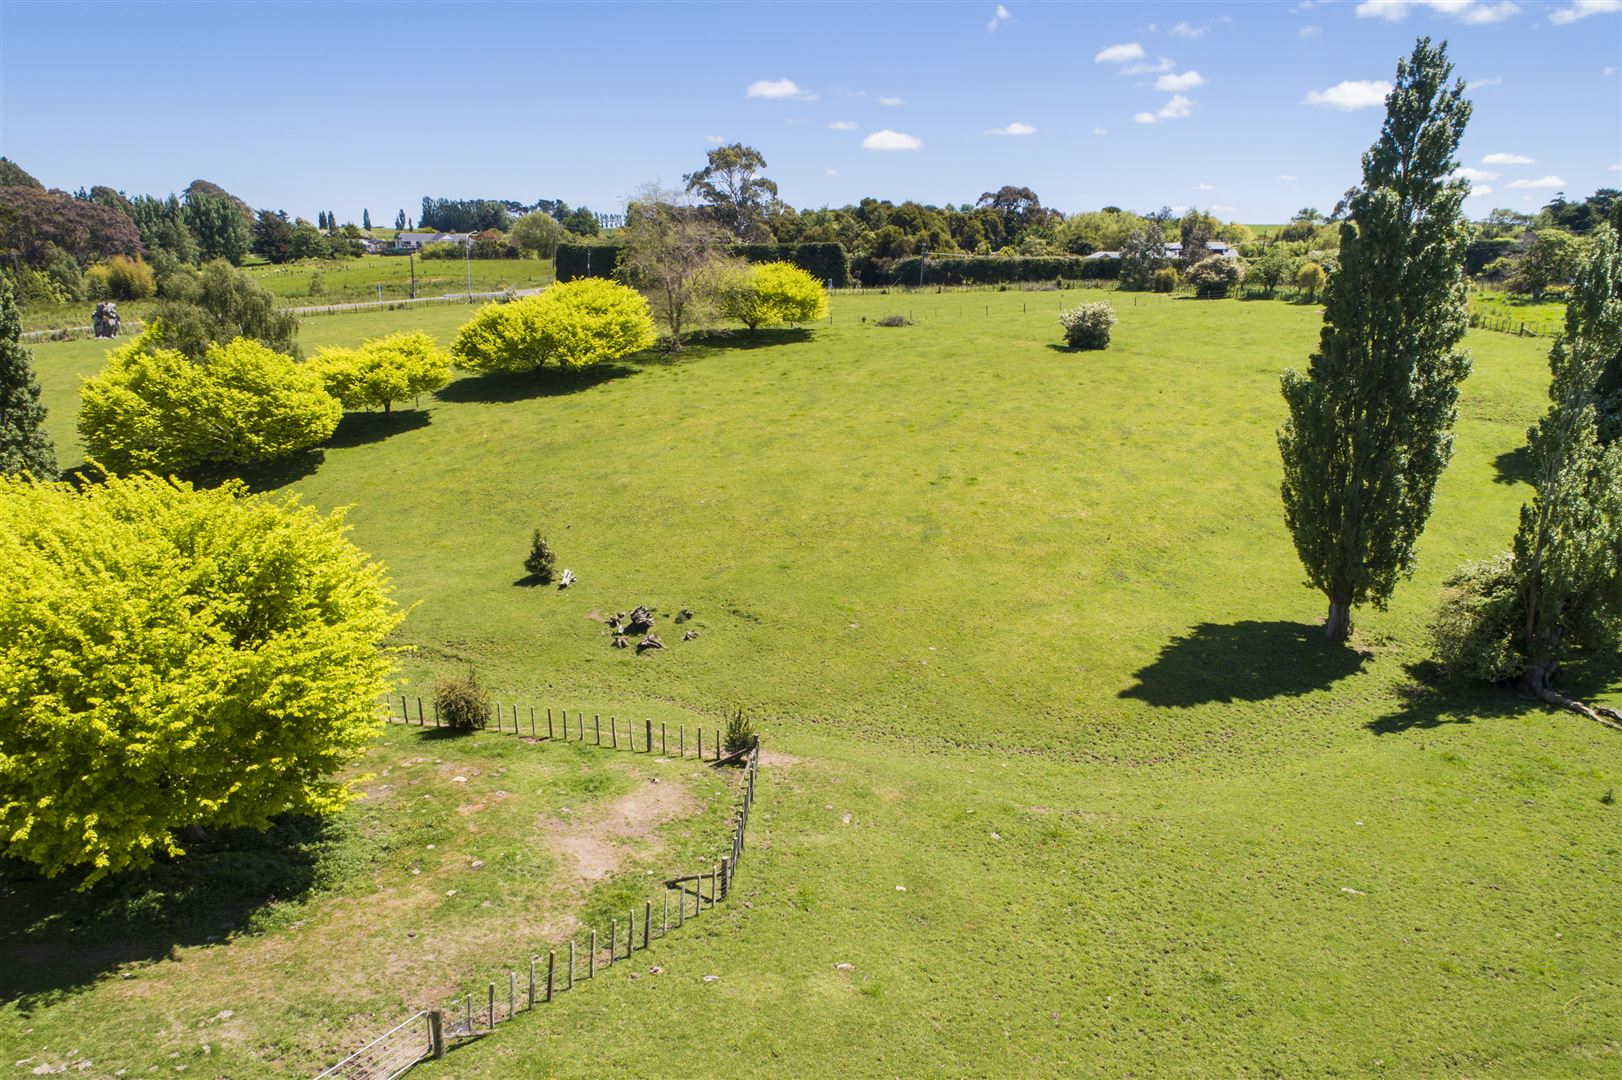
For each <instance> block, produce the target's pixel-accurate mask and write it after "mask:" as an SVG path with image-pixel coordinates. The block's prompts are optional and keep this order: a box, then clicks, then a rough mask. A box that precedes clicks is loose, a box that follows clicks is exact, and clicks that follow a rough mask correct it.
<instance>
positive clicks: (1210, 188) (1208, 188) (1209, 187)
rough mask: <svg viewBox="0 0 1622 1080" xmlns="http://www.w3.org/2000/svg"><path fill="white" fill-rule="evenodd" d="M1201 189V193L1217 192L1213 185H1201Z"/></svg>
mask: <svg viewBox="0 0 1622 1080" xmlns="http://www.w3.org/2000/svg"><path fill="white" fill-rule="evenodd" d="M1199 188H1200V190H1201V191H1215V190H1216V188H1215V187H1214V186H1213V185H1211V184H1201V185H1199Z"/></svg>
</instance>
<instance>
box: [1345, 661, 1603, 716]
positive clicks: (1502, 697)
mask: <svg viewBox="0 0 1622 1080" xmlns="http://www.w3.org/2000/svg"><path fill="white" fill-rule="evenodd" d="M1405 670H1406V671H1407V673H1408V678H1409V680H1410V681H1409V683H1408V684H1407V685H1406V686H1403V687H1400V688H1399V689H1398V691H1397V693H1398V695H1399V696H1400V697H1401V699H1402V706H1401V707H1400V708H1398V709H1397V710H1395V711H1394V712H1391V713H1389V714H1387V715H1385V716H1382V717H1379V718H1378V719H1375V720H1371V721H1369V722H1368V724H1367V725H1365V726H1367V728H1368V729H1369V730H1370V731H1372V732H1373V733H1374V734H1376V735H1396V734H1401V733H1402V732H1405V731H1413V730H1416V729H1417V730H1420V731H1424V730H1427V729H1430V728H1438V727H1441V726H1443V725H1444V724H1473V723H1475V722H1476V721H1477V720H1496V719H1503V718H1506V717H1510V716H1519V715H1521V714H1523V713H1526V712H1527V711H1529V710H1554V711H1556V712H1557V713H1559V715H1562V716H1569V717H1571V718H1572V719H1573V720H1580V718H1579V717H1577V716H1576V714H1574V713H1565V712H1561V711H1560V710H1557V709H1555V707H1554V706H1552V705H1548V704H1546V703H1545V702H1542V701H1540V700H1538V699H1537V698H1536V697H1534V696H1532V695H1531V694H1529V693H1526V692H1524V691H1522V690H1521V689H1520V688H1519V687H1517V686H1509V685H1505V686H1482V685H1475V684H1470V683H1459V682H1452V681H1449V680H1448V679H1447V678H1446V677H1445V676H1444V675H1443V674H1442V669H1441V666H1440V665H1438V664H1437V663H1435V662H1434V661H1431V660H1423V661H1420V662H1419V663H1415V664H1409V665H1408V666H1407V668H1406V669H1405ZM1558 682H1559V689H1560V691H1561V692H1562V693H1564V694H1566V695H1567V696H1569V697H1574V698H1577V699H1578V700H1591V699H1593V698H1596V697H1599V696H1601V695H1603V694H1605V693H1607V692H1610V691H1614V690H1615V689H1616V687H1617V685H1618V683H1619V682H1622V658H1618V657H1615V656H1583V657H1578V658H1576V659H1574V660H1569V661H1567V662H1566V663H1564V664H1562V665H1561V668H1560V674H1559V679H1558ZM1583 722H1586V721H1583Z"/></svg>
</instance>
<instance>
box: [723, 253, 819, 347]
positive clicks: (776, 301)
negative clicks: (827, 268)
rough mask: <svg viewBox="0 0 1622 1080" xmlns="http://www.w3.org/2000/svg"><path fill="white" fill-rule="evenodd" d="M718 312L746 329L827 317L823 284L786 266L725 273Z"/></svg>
mask: <svg viewBox="0 0 1622 1080" xmlns="http://www.w3.org/2000/svg"><path fill="white" fill-rule="evenodd" d="M719 306H720V311H721V314H722V315H723V316H725V317H726V318H729V319H736V320H737V321H738V322H741V323H743V324H744V325H745V326H747V327H748V328H749V330H750V332H751V333H753V332H754V330H755V329H756V328H757V327H761V326H782V325H784V324H786V323H803V322H815V321H816V320H818V319H822V318H826V317H827V315H828V292H827V290H826V289H824V288H823V286H822V282H820V281H818V280H817V279H816V278H814V277H812V276H811V275H810V274H808V273H807V272H806V271H804V270H802V269H800V268H799V267H798V266H795V265H794V264H793V263H787V262H769V263H753V264H746V265H743V266H735V267H732V268H730V269H728V270H727V271H726V272H725V273H724V274H723V275H722V278H721V286H720V296H719Z"/></svg>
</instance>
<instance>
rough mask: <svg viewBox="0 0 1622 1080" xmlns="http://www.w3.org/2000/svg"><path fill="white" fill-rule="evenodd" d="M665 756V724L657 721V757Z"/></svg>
mask: <svg viewBox="0 0 1622 1080" xmlns="http://www.w3.org/2000/svg"><path fill="white" fill-rule="evenodd" d="M665 754H666V750H665V722H664V721H663V720H661V721H659V756H660V757H664V756H665Z"/></svg>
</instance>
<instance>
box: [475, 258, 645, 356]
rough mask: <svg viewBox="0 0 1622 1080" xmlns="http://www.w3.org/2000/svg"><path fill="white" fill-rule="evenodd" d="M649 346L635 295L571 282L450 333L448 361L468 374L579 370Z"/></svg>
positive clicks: (602, 284) (482, 314) (485, 311)
mask: <svg viewBox="0 0 1622 1080" xmlns="http://www.w3.org/2000/svg"><path fill="white" fill-rule="evenodd" d="M653 342H654V333H653V316H652V315H650V314H649V312H648V302H647V300H645V299H643V297H642V294H641V293H639V292H637V291H636V290H635V289H632V288H628V287H627V286H624V285H621V284H619V283H618V282H614V281H608V280H606V279H604V278H577V279H575V280H574V281H568V282H560V283H558V284H556V285H552V286H550V287H549V288H547V289H546V290H545V291H544V292H541V293H538V294H537V295H535V296H526V297H524V298H522V299H519V300H514V301H512V302H510V303H506V304H491V305H489V306H488V307H485V308H482V309H480V311H479V313H478V314H477V315H474V316H473V318H471V319H469V320H468V321H467V323H466V324H464V325H463V326H462V328H461V329H460V330H458V331H457V332H456V340H455V341H453V342H452V343H451V356H452V358H453V359H454V360H455V361H456V365H457V366H458V367H460V368H464V369H466V370H468V371H474V372H487V371H535V370H538V369H540V368H542V367H563V368H581V367H587V366H589V365H591V364H601V363H604V362H606V361H609V360H617V359H619V358H620V357H622V356H628V355H630V354H631V353H634V352H640V351H642V350H643V349H646V348H648V347H649V346H651V345H652V344H653Z"/></svg>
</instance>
